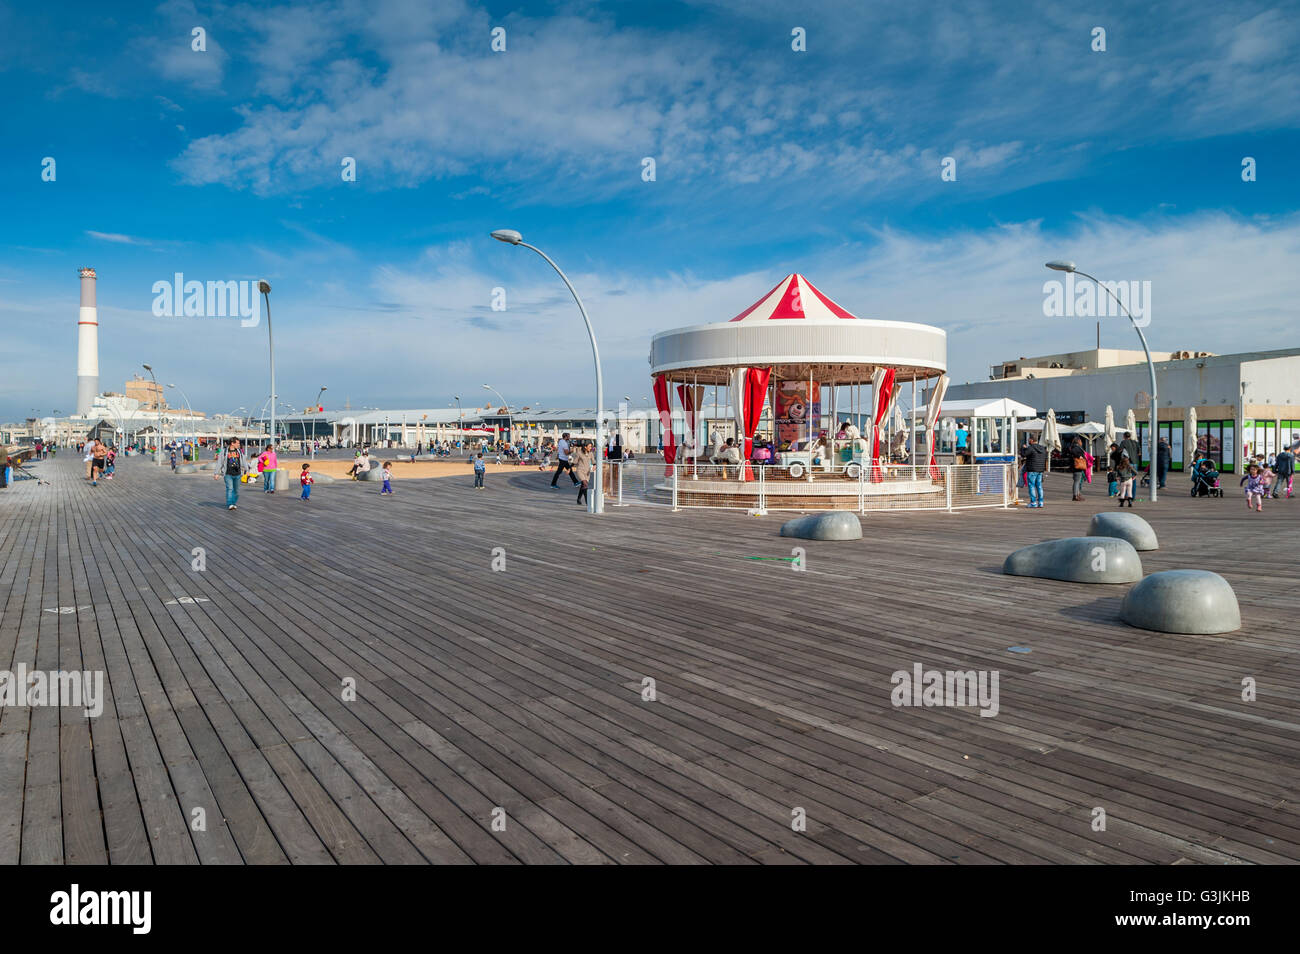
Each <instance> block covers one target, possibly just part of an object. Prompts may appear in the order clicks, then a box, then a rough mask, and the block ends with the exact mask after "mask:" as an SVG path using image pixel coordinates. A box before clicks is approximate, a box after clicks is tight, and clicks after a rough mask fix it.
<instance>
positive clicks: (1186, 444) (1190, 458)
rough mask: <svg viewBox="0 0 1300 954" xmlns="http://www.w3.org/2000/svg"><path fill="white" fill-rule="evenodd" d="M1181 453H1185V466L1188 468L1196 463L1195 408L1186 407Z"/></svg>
mask: <svg viewBox="0 0 1300 954" xmlns="http://www.w3.org/2000/svg"><path fill="white" fill-rule="evenodd" d="M1183 453H1184V454H1186V455H1187V467H1188V469H1189V470H1190V469H1191V468H1192V466H1193V465H1195V464H1196V408H1194V407H1189V408H1188V409H1187V420H1186V421H1184V422H1183Z"/></svg>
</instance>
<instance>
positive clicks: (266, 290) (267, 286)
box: [257, 281, 271, 295]
mask: <svg viewBox="0 0 1300 954" xmlns="http://www.w3.org/2000/svg"><path fill="white" fill-rule="evenodd" d="M257 290H258V291H259V292H261V293H262V294H263V295H269V294H271V283H270V282H267V281H261V282H258V283H257Z"/></svg>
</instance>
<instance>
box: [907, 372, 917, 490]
mask: <svg viewBox="0 0 1300 954" xmlns="http://www.w3.org/2000/svg"><path fill="white" fill-rule="evenodd" d="M911 418H912V420H911V422H910V423H909V424H908V427H910V428H911V432H910V433H909V434H908V435H907V442H908V443H909V444H911V445H912V479H913V480H915V479H916V372H915V371H913V372H912V414H911Z"/></svg>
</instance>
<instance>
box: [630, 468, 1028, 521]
mask: <svg viewBox="0 0 1300 954" xmlns="http://www.w3.org/2000/svg"><path fill="white" fill-rule="evenodd" d="M608 466H609V467H610V471H612V473H610V474H609V481H610V483H609V486H610V488H611V490H610V496H611V498H613V500H614V502H615V506H627V505H629V504H630V503H654V504H659V505H662V506H668V507H670V508H671V509H673V510H690V509H712V510H743V511H746V512H750V513H759V514H762V513H766V512H768V511H770V510H777V511H786V510H789V511H808V510H856V511H857V512H858V513H875V512H882V511H920V510H935V511H947V512H954V511H957V510H968V509H975V508H988V507H1002V508H1006V507H1010V506H1011V505H1012V504H1014V503H1015V502H1016V500H1017V488H1016V483H1015V478H1016V466H1015V464H1011V463H984V464H947V465H943V466H935V467H933V468H930V467H927V466H925V465H923V464H917V465H911V464H890V463H885V462H881V463H880V464H879V466H872V465H871V464H865V465H863V466H861V467H858V468H850V467H845V466H843V465H840V466H835V467H833V468H827V469H822V467H821V466H820V465H818V466H817V467H816V468H814V469H813V470H811V471H808V470H805V471H804V472H803V473H802V474H800V475H799V476H797V477H792V476H790V473H789V470H788V468H785V467H776V466H772V465H765V464H757V463H754V464H750V465H749V466H748V468H746V466H745V465H740V466H739V467H738V466H737V465H735V464H727V465H722V464H708V465H704V464H700V465H698V466H697V465H695V464H689V463H688V464H665V463H664V462H663V461H662V460H660V459H657V458H650V459H638V460H636V461H634V462H630V461H624V462H617V463H613V464H609V465H608ZM607 473H609V472H607Z"/></svg>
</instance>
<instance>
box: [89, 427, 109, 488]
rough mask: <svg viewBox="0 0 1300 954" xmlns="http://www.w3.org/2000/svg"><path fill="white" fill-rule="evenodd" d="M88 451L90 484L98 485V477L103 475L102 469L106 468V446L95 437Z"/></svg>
mask: <svg viewBox="0 0 1300 954" xmlns="http://www.w3.org/2000/svg"><path fill="white" fill-rule="evenodd" d="M90 453H91V461H90V486H92V487H98V486H99V478H100V477H102V476H104V471H106V470H107V469H108V448H107V447H105V446H104V442H103V441H101V440H99V439H98V438H96V439H95V445H94V447H92V448H91V450H90Z"/></svg>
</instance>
